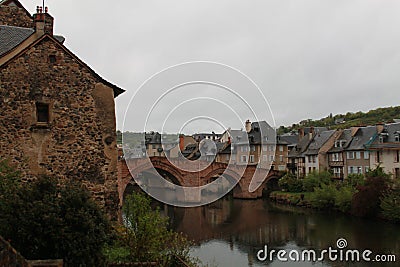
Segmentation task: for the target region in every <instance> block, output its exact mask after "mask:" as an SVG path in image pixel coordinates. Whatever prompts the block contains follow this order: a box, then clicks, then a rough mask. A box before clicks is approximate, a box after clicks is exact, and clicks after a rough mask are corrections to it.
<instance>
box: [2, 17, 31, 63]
mask: <svg viewBox="0 0 400 267" xmlns="http://www.w3.org/2000/svg"><path fill="white" fill-rule="evenodd" d="M1 26H2V27H10V28H11V27H12V28H20V29H31V28H25V27H19V26H10V25H1ZM32 30H33V29H32ZM34 34H35V31H34V30H33V31H32V33H31V35H29V36H28V37H26V38H25V39H24V40H23V41H22V42H20V43H19V44H18V45H16V46H14V47H13V48H11V49H10V50H8V51H7V52H5V53H4V54H1V55H0V59H1V58H3V57H5V56H7V55H8V54H10V53H12V52H13V51H14V50H15V49H17V48H18V47H19V46H20V45H21V44H22V43H23V42H25V41H26V40H28V39H29V38H31V37H32V35H34ZM10 59H11V58H10ZM7 62H8V60H7V61H6V62H4V63H3V64H0V67H1V66H3V65H5V64H6V63H7Z"/></svg>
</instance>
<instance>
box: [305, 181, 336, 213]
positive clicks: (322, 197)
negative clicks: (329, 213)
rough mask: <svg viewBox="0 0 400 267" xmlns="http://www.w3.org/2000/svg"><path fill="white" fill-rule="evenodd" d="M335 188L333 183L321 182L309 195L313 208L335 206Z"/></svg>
mask: <svg viewBox="0 0 400 267" xmlns="http://www.w3.org/2000/svg"><path fill="white" fill-rule="evenodd" d="M336 193H337V189H336V187H335V185H334V184H321V187H316V188H315V190H314V192H313V193H312V194H311V195H310V203H311V205H312V206H313V207H314V208H318V209H330V208H333V207H334V206H335V196H336Z"/></svg>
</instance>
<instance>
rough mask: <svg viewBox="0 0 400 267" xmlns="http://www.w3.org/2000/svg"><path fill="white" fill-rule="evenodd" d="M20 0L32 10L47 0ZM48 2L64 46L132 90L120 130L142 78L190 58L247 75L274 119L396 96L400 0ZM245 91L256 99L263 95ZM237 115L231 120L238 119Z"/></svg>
mask: <svg viewBox="0 0 400 267" xmlns="http://www.w3.org/2000/svg"><path fill="white" fill-rule="evenodd" d="M21 2H22V4H23V5H24V6H25V7H26V8H27V9H28V10H29V11H31V12H33V11H34V10H35V9H36V8H35V6H36V5H39V4H41V1H40V0H39V1H32V0H30V1H28V0H23V1H21ZM46 2H47V4H46V5H47V6H49V11H50V14H52V15H53V16H54V17H55V33H56V34H60V35H63V36H64V37H66V42H65V45H66V46H67V47H68V48H69V49H70V50H71V51H72V52H74V53H75V54H76V55H78V56H79V57H80V58H81V59H83V60H84V61H85V62H86V63H87V64H89V65H90V66H91V67H92V68H93V69H94V70H95V71H96V72H98V73H99V74H100V75H101V76H103V77H104V78H105V79H107V80H109V81H110V82H112V83H115V84H117V85H119V86H120V87H122V88H124V89H126V90H127V92H126V93H125V94H123V95H121V96H119V97H118V98H117V100H116V105H117V125H118V128H120V129H121V128H122V122H123V119H124V113H125V110H126V109H127V105H128V103H129V101H130V99H131V97H132V96H133V95H134V93H135V91H136V90H137V89H138V88H139V87H140V85H141V84H142V83H143V82H144V81H145V80H146V79H148V78H149V77H150V76H152V75H153V74H155V73H157V72H159V71H161V70H162V69H164V68H167V67H169V66H172V65H175V64H179V63H183V62H188V61H194V60H204V61H214V62H219V63H223V64H227V65H229V66H232V67H234V68H237V69H239V70H240V71H242V72H243V73H245V74H246V75H248V76H249V77H250V78H251V79H253V80H254V82H255V83H257V84H258V86H259V87H260V88H261V90H262V92H263V93H264V95H265V96H266V98H267V100H268V102H269V103H270V105H271V109H272V112H273V115H274V117H275V120H276V125H277V126H279V125H291V124H292V123H297V122H299V121H300V120H303V119H307V118H313V119H316V118H321V117H325V116H327V115H329V114H330V113H333V114H337V113H346V112H348V111H350V112H355V111H359V110H361V111H367V110H369V109H374V108H376V107H383V106H395V105H399V102H400V101H399V100H400V99H399V98H400V97H399V89H400V74H399V71H400V31H399V25H400V16H399V14H400V1H396V0H385V1H382V0H375V1H369V0H359V1H351V0H330V1H328V0H326V1H321V0H292V1H289V0H275V1H268V0H252V1H244V0H242V1H237V0H181V1H176V0H158V1H153V0H142V1H132V0H118V1H103V0H96V1H94V0H85V1H77V0H69V1H65V0H48V1H46ZM208 91H210V90H208ZM211 92H212V90H211ZM244 97H245V98H247V99H249V101H250V102H251V100H252V99H253V98H258V97H259V96H253V94H249V95H245V96H244ZM219 100H221V98H219ZM222 100H223V99H222ZM253 100H254V99H253ZM143 101H146V100H143ZM154 101H155V100H150V102H154ZM131 108H132V107H131ZM172 108H173V107H171V109H172ZM212 108H213V107H212V105H210V109H212ZM213 111H215V112H216V113H218V112H219V110H218V109H216V110H213ZM243 116H245V115H243ZM265 119H268V120H269V118H265ZM232 124H234V125H227V126H231V127H233V128H239V127H240V125H238V124H235V123H232ZM224 125H225V124H224ZM137 127H138V125H136V124H135V123H130V124H128V127H127V128H126V129H129V130H138V129H137ZM140 127H141V126H140ZM140 127H139V128H140ZM139 130H140V129H139ZM202 130H209V129H205V128H204V129H198V131H202ZM217 130H218V129H217Z"/></svg>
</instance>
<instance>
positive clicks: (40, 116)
mask: <svg viewBox="0 0 400 267" xmlns="http://www.w3.org/2000/svg"><path fill="white" fill-rule="evenodd" d="M49 115H50V112H49V104H46V103H40V102H36V120H37V122H38V123H49V121H50V116H49Z"/></svg>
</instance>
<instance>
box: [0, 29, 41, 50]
mask: <svg viewBox="0 0 400 267" xmlns="http://www.w3.org/2000/svg"><path fill="white" fill-rule="evenodd" d="M34 32H35V31H34V30H33V29H31V28H21V27H15V26H7V25H0V57H1V56H3V55H4V54H6V53H8V52H9V51H11V50H12V49H13V48H15V47H17V46H18V45H19V44H20V43H22V42H23V41H25V40H26V39H28V37H29V36H31V35H32V34H33V33H34Z"/></svg>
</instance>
